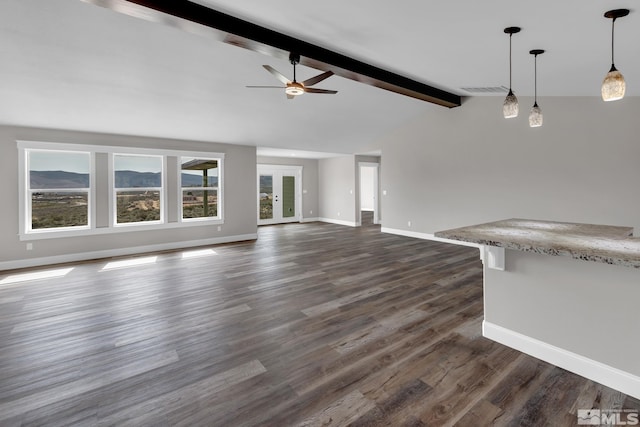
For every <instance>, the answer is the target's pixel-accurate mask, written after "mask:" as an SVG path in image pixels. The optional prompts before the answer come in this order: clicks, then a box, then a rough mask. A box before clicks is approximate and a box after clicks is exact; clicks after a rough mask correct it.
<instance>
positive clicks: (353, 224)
mask: <svg viewBox="0 0 640 427" xmlns="http://www.w3.org/2000/svg"><path fill="white" fill-rule="evenodd" d="M318 221H322V222H328V223H330V224H338V225H346V226H348V227H357V226H358V224H357V223H356V222H355V221H342V220H341V219H332V218H318Z"/></svg>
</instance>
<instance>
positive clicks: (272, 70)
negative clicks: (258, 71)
mask: <svg viewBox="0 0 640 427" xmlns="http://www.w3.org/2000/svg"><path fill="white" fill-rule="evenodd" d="M263 67H264V69H265V70H267V71H268V72H270V73H271V74H273V75H274V76H276V79H278V80H280V81H281V82H282V83H284V84H289V83H291V80H289V79H288V78H286V77H285V76H283V75H282V74H281V73H280V71H278V70H276V69H275V68H273V67H272V66H271V65H263Z"/></svg>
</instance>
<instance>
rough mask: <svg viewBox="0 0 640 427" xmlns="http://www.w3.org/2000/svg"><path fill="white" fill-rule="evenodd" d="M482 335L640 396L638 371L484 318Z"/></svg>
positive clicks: (639, 397)
mask: <svg viewBox="0 0 640 427" xmlns="http://www.w3.org/2000/svg"><path fill="white" fill-rule="evenodd" d="M482 335H483V336H485V337H487V338H489V339H492V340H494V341H497V342H499V343H501V344H504V345H506V346H508V347H511V348H514V349H516V350H519V351H521V352H523V353H526V354H528V355H530V356H533V357H536V358H538V359H541V360H544V361H545V362H549V363H551V364H553V365H556V366H559V367H560V368H563V369H566V370H567V371H571V372H573V373H575V374H578V375H581V376H583V377H585V378H588V379H590V380H593V381H596V382H598V383H600V384H603V385H605V386H607V387H611V388H613V389H615V390H618V391H621V392H622V393H625V394H627V395H629V396H633V397H635V398H636V399H640V377H638V376H636V375H633V374H630V373H628V372H625V371H621V370H620V369H616V368H613V367H611V366H609V365H605V364H604V363H601V362H597V361H595V360H592V359H589V358H587V357H584V356H581V355H579V354H576V353H572V352H570V351H568V350H564V349H562V348H559V347H556V346H553V345H551V344H547V343H545V342H543V341H539V340H537V339H535V338H531V337H528V336H526V335H522V334H520V333H518V332H514V331H512V330H510V329H506V328H503V327H502V326H498V325H494V324H493V323H490V322H487V321H483V322H482Z"/></svg>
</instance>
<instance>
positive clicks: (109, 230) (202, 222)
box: [19, 219, 224, 241]
mask: <svg viewBox="0 0 640 427" xmlns="http://www.w3.org/2000/svg"><path fill="white" fill-rule="evenodd" d="M222 224H224V220H223V219H211V220H209V219H194V220H189V221H181V222H167V223H164V224H158V223H154V224H119V225H117V226H114V227H102V228H92V229H86V228H85V229H82V230H68V229H67V230H59V231H54V230H50V231H33V232H30V233H20V234H19V237H20V241H26V240H44V239H62V238H69V237H84V236H95V235H100V234H119V233H130V232H137V231H162V230H169V229H172V228H185V227H204V226H210V225H222Z"/></svg>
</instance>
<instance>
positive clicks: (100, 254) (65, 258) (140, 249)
mask: <svg viewBox="0 0 640 427" xmlns="http://www.w3.org/2000/svg"><path fill="white" fill-rule="evenodd" d="M257 238H258V235H257V234H256V233H252V234H239V235H236V236H224V237H214V238H211V239H202V240H189V241H184V242H172V243H161V244H157V245H145V246H134V247H129V248H119V249H108V250H101V251H92V252H81V253H74V254H65V255H56V256H50V257H42V258H30V259H21V260H17V261H5V262H0V271H2V270H13V269H16V268H27V267H38V266H42V265H50V264H61V263H66V262H76V261H86V260H90V259H99V258H109V257H116V256H125V255H138V254H141V253H145V252H160V251H167V250H174V249H183V248H191V247H195V246H208V245H218V244H221V243H231V242H242V241H245V240H256V239H257Z"/></svg>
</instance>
